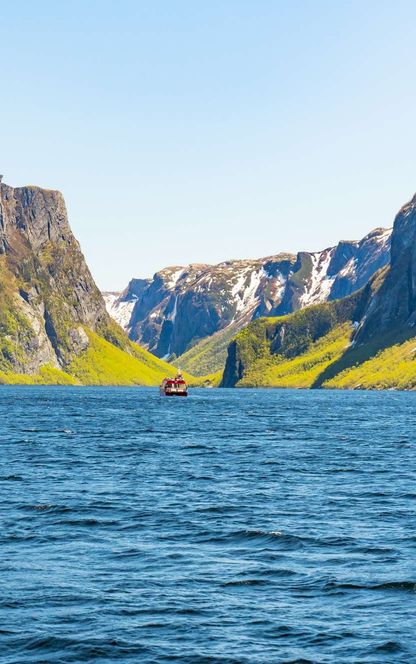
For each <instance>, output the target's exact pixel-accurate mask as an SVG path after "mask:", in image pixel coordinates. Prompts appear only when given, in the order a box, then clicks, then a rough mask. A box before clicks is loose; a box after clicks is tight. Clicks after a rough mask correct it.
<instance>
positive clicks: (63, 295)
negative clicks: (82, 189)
mask: <svg viewBox="0 0 416 664" xmlns="http://www.w3.org/2000/svg"><path fill="white" fill-rule="evenodd" d="M166 371H169V367H167V365H165V364H164V363H163V362H161V361H160V360H158V359H157V358H155V357H154V356H152V355H151V354H150V353H147V352H146V351H144V350H142V349H141V348H139V347H138V346H137V345H136V344H133V343H132V342H131V341H130V340H129V339H128V338H127V336H126V334H125V333H124V331H123V330H122V329H121V328H120V327H119V326H118V325H117V324H116V323H115V322H114V321H113V320H112V319H111V318H110V316H109V315H108V313H107V311H106V307H105V303H104V300H103V298H102V295H101V293H100V291H99V290H98V288H97V286H96V285H95V283H94V280H93V278H92V276H91V273H90V271H89V269H88V267H87V265H86V263H85V259H84V256H83V255H82V253H81V250H80V247H79V244H78V242H77V240H76V239H75V237H74V236H73V234H72V231H71V229H70V226H69V223H68V219H67V213H66V208H65V202H64V199H63V197H62V195H61V194H60V193H59V192H57V191H49V190H45V189H41V188H39V187H33V186H30V187H20V188H13V187H10V186H8V185H6V184H3V183H1V178H0V383H4V382H40V383H41V382H46V383H48V382H52V383H56V382H58V383H99V384H101V383H112V384H114V383H115V384H117V383H121V384H136V383H137V384H156V383H158V382H159V380H160V377H161V376H162V377H163V375H164V374H165V372H166Z"/></svg>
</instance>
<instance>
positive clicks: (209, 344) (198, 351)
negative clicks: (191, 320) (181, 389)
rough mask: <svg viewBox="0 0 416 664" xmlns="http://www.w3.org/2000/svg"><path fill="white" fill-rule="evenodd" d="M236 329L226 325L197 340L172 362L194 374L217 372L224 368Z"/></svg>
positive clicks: (202, 374)
mask: <svg viewBox="0 0 416 664" xmlns="http://www.w3.org/2000/svg"><path fill="white" fill-rule="evenodd" d="M236 332H237V330H236V329H235V328H233V327H229V328H228V327H227V328H226V329H225V330H220V331H219V332H216V333H215V334H213V335H212V336H210V337H206V338H205V339H202V340H201V341H199V342H198V343H197V344H196V345H195V346H193V347H192V348H190V349H189V350H188V351H186V352H185V353H183V354H182V355H180V356H179V357H178V358H176V359H175V360H174V361H173V363H174V365H175V366H177V367H181V369H183V370H184V371H188V372H189V373H191V374H193V375H194V376H204V375H206V374H212V373H217V372H218V371H222V370H223V368H224V364H225V360H226V358H227V349H228V345H229V343H230V341H231V340H232V339H233V337H234V336H235V334H236Z"/></svg>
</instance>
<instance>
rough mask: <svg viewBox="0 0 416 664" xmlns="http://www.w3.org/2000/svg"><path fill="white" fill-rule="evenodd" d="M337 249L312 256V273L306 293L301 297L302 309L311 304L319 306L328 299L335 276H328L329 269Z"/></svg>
mask: <svg viewBox="0 0 416 664" xmlns="http://www.w3.org/2000/svg"><path fill="white" fill-rule="evenodd" d="M334 251H335V249H333V248H331V249H325V251H320V252H317V253H313V254H310V256H311V260H312V272H311V275H310V278H309V282H308V283H307V285H306V290H305V292H304V293H303V294H302V295H301V297H300V300H299V302H300V305H301V308H303V307H308V306H310V305H311V304H319V303H320V302H325V300H327V299H328V297H329V294H330V292H331V288H332V284H333V283H334V281H335V276H328V267H329V264H330V262H331V258H332V256H333V255H334Z"/></svg>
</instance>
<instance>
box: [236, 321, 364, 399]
mask: <svg viewBox="0 0 416 664" xmlns="http://www.w3.org/2000/svg"><path fill="white" fill-rule="evenodd" d="M351 332H352V325H351V324H350V323H344V324H342V325H339V326H337V327H335V328H334V329H332V330H331V331H330V332H329V333H328V334H326V335H324V336H323V337H321V338H320V339H318V340H317V341H315V342H313V343H311V344H310V345H309V347H308V348H307V350H306V351H304V352H303V353H300V354H299V355H297V356H296V357H293V358H290V359H287V358H285V357H283V356H282V355H272V354H270V353H267V354H265V355H264V356H263V357H262V358H259V359H258V360H257V361H256V362H254V363H253V364H252V365H251V366H250V367H249V368H248V369H247V372H246V374H245V376H244V378H242V380H240V381H239V383H238V386H239V387H296V388H307V387H312V386H313V384H314V383H315V381H316V380H317V378H318V377H319V375H320V374H321V373H322V372H323V371H324V370H325V369H326V368H327V367H328V366H329V365H330V364H331V363H332V362H334V361H335V360H337V359H339V358H340V357H341V356H342V354H343V353H344V351H345V349H346V348H347V347H348V345H349V341H350V336H351Z"/></svg>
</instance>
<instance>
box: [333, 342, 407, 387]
mask: <svg viewBox="0 0 416 664" xmlns="http://www.w3.org/2000/svg"><path fill="white" fill-rule="evenodd" d="M360 350H361V351H365V347H363V348H362V349H360ZM323 387H336V388H342V389H376V390H384V389H389V388H395V389H399V390H414V389H416V337H412V338H411V339H407V340H406V341H402V342H400V343H396V344H395V345H393V346H390V347H387V348H384V349H381V350H379V351H378V352H377V353H376V354H375V355H374V356H373V357H370V358H369V359H367V360H365V361H363V362H362V363H361V364H358V365H357V366H352V367H349V368H347V369H344V370H343V371H340V373H338V374H337V375H336V376H334V377H333V378H330V379H329V380H326V381H325V382H324V383H323Z"/></svg>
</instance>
